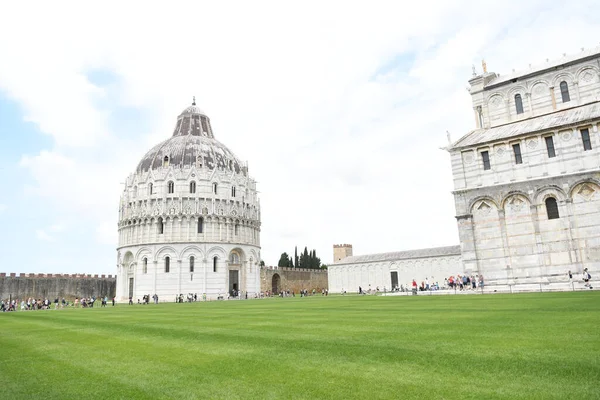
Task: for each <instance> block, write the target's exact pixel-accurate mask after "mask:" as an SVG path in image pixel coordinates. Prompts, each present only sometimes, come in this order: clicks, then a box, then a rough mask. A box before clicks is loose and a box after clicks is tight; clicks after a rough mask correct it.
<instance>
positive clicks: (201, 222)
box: [198, 217, 204, 233]
mask: <svg viewBox="0 0 600 400" xmlns="http://www.w3.org/2000/svg"><path fill="white" fill-rule="evenodd" d="M203 231H204V218H202V217H200V218H198V233H202V232H203Z"/></svg>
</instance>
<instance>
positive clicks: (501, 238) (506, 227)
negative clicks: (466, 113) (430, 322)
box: [329, 48, 600, 291]
mask: <svg viewBox="0 0 600 400" xmlns="http://www.w3.org/2000/svg"><path fill="white" fill-rule="evenodd" d="M483 67H484V71H483V73H482V74H476V73H475V71H474V75H473V77H472V79H471V80H470V81H469V84H470V89H469V91H470V93H471V97H472V100H473V111H474V117H475V124H476V129H475V130H473V131H471V132H469V133H467V134H466V135H464V136H463V137H462V138H460V139H459V140H457V141H456V142H454V143H451V144H449V145H448V147H447V150H448V152H449V153H450V157H451V163H452V174H453V179H454V189H455V190H454V191H453V194H454V199H455V204H456V219H457V222H458V231H459V239H460V247H459V246H455V247H447V248H441V249H445V250H441V249H440V248H437V249H436V248H434V249H423V250H413V251H404V252H396V253H385V254H373V255H365V256H358V257H356V256H355V257H347V258H342V259H341V260H340V259H338V254H339V253H338V252H337V251H336V250H337V249H335V248H334V264H332V265H330V266H329V286H330V289H331V290H335V291H337V290H340V289H341V288H342V287H343V288H344V289H346V290H352V291H355V290H356V289H357V287H358V286H359V285H360V286H362V287H363V288H365V287H368V285H371V287H373V286H375V285H378V286H380V287H381V286H385V287H391V286H394V284H395V280H396V279H399V282H400V284H402V283H405V282H407V281H409V279H413V278H414V279H416V280H417V281H419V282H421V281H423V280H425V279H429V280H431V276H433V277H434V279H435V280H438V279H443V277H445V276H448V275H451V274H452V275H456V274H468V275H483V276H484V277H485V280H486V282H487V283H488V284H492V285H493V284H498V285H503V284H507V283H517V282H518V283H533V282H540V281H545V282H550V283H551V282H558V281H564V280H565V279H566V274H567V272H568V271H569V270H571V271H572V272H573V273H575V274H580V273H582V271H583V269H584V268H588V270H589V271H599V272H600V133H599V132H598V124H599V122H600V48H595V49H593V50H588V51H582V52H581V53H580V54H577V55H575V56H565V57H563V58H562V59H559V60H556V61H552V62H546V63H545V64H544V65H541V66H538V67H535V68H530V69H529V70H526V71H522V72H518V73H512V74H508V75H506V76H500V75H498V74H496V73H493V72H487V68H486V66H485V63H484V65H483ZM452 249H454V250H452ZM441 253H443V254H441ZM436 254H438V255H436ZM440 260H441V261H440ZM444 260H445V261H444Z"/></svg>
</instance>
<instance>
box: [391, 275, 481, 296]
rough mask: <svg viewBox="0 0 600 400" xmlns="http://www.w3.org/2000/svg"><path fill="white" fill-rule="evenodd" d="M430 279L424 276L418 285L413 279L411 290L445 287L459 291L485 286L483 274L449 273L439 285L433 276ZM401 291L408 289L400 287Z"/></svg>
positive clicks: (422, 290) (421, 290)
mask: <svg viewBox="0 0 600 400" xmlns="http://www.w3.org/2000/svg"><path fill="white" fill-rule="evenodd" d="M431 279H432V280H431V282H430V281H429V278H425V280H424V281H421V284H420V285H419V284H418V283H417V281H416V280H415V279H413V280H412V283H411V288H412V292H413V293H416V292H426V291H430V290H431V291H433V290H445V289H450V290H452V289H454V290H461V291H463V290H476V289H477V288H483V287H484V286H485V281H484V279H483V275H456V276H454V275H451V276H450V277H448V278H444V282H443V283H442V284H441V285H440V283H439V281H434V280H433V277H431ZM401 291H408V289H405V288H404V287H401Z"/></svg>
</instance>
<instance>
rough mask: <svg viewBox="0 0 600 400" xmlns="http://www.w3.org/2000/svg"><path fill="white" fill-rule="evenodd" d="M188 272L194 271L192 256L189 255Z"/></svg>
mask: <svg viewBox="0 0 600 400" xmlns="http://www.w3.org/2000/svg"><path fill="white" fill-rule="evenodd" d="M190 272H194V256H191V257H190Z"/></svg>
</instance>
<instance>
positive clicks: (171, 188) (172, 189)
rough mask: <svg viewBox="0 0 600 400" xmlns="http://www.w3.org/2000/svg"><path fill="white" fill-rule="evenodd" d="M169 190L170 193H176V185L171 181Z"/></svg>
mask: <svg viewBox="0 0 600 400" xmlns="http://www.w3.org/2000/svg"><path fill="white" fill-rule="evenodd" d="M167 186H168V189H169V193H173V192H174V191H175V184H174V183H173V181H169V183H168V184H167Z"/></svg>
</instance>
